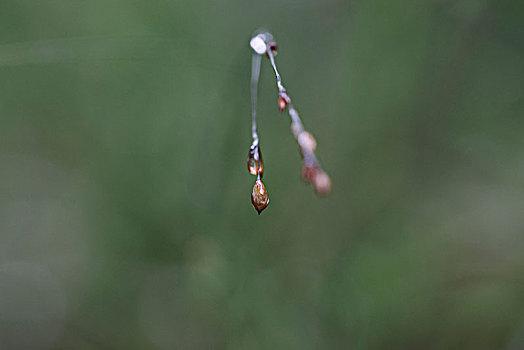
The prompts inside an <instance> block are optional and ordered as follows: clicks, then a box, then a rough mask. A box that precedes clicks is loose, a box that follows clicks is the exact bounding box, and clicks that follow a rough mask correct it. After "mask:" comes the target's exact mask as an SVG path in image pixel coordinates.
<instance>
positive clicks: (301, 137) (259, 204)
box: [247, 32, 331, 215]
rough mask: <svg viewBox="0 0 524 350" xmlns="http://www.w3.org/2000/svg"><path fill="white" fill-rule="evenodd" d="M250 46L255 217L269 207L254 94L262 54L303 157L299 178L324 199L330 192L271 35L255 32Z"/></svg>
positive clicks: (250, 166)
mask: <svg viewBox="0 0 524 350" xmlns="http://www.w3.org/2000/svg"><path fill="white" fill-rule="evenodd" d="M250 46H251V48H252V49H253V51H254V52H253V56H252V64H251V120H252V129H251V130H252V138H253V142H252V143H251V147H250V148H249V153H248V160H247V167H248V171H249V173H250V174H252V175H256V176H257V180H256V182H255V185H254V187H253V192H252V194H251V202H252V204H253V206H254V207H255V209H256V210H257V212H258V214H259V215H260V213H261V212H262V210H264V209H265V208H266V207H267V205H268V204H269V197H268V194H267V190H266V188H265V186H264V183H263V182H262V175H263V173H264V164H263V162H262V154H261V152H260V142H259V137H258V133H257V120H256V117H257V115H256V109H257V92H258V80H259V77H260V65H261V58H262V55H265V56H266V57H267V58H268V59H269V62H270V63H271V67H272V68H273V71H274V73H275V78H276V85H277V89H278V97H277V106H278V109H279V111H280V113H284V112H285V111H286V110H287V112H288V114H289V117H290V120H291V132H292V133H293V136H294V137H295V139H296V140H297V144H298V147H299V150H300V154H301V156H302V160H303V161H302V179H303V180H304V181H307V182H309V183H310V184H311V185H312V187H313V189H314V190H315V192H316V193H317V194H318V195H321V196H326V195H328V194H329V193H330V192H331V179H330V178H329V175H327V173H326V172H325V171H324V170H322V167H321V165H320V162H319V160H318V158H317V157H316V155H315V151H316V149H317V141H316V140H315V138H314V137H313V135H312V134H311V133H310V132H308V131H306V130H305V129H304V126H303V124H302V120H301V119H300V115H299V114H298V112H297V110H296V109H295V107H294V106H293V103H292V100H291V97H290V96H289V94H288V93H287V91H286V88H285V87H284V85H283V83H282V77H281V76H280V73H279V72H278V69H277V65H276V62H275V56H276V55H277V44H276V42H275V41H274V40H273V35H271V34H270V33H268V32H263V33H258V34H257V35H255V36H254V37H252V38H251V41H250Z"/></svg>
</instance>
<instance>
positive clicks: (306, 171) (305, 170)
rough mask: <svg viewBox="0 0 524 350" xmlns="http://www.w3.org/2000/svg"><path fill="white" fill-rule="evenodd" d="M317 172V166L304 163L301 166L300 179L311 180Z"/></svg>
mask: <svg viewBox="0 0 524 350" xmlns="http://www.w3.org/2000/svg"><path fill="white" fill-rule="evenodd" d="M316 173H317V168H316V167H314V166H311V165H304V166H303V167H302V180H304V181H312V180H313V178H314V177H315V175H316Z"/></svg>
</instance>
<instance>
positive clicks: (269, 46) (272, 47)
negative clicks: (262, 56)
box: [266, 41, 277, 58]
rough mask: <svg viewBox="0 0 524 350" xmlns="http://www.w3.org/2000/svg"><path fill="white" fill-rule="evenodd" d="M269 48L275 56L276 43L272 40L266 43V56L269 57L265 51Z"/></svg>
mask: <svg viewBox="0 0 524 350" xmlns="http://www.w3.org/2000/svg"><path fill="white" fill-rule="evenodd" d="M269 50H271V53H272V54H273V56H276V55H277V43H276V42H274V41H272V42H269V43H267V50H266V57H268V58H269V54H268V53H267V52H268V51H269Z"/></svg>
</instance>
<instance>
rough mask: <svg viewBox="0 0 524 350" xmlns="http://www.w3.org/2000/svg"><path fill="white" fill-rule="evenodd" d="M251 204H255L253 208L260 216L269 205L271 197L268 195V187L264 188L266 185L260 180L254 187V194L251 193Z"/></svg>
mask: <svg viewBox="0 0 524 350" xmlns="http://www.w3.org/2000/svg"><path fill="white" fill-rule="evenodd" d="M251 203H253V206H254V207H255V209H256V211H257V212H258V215H260V213H261V212H262V210H264V209H266V207H267V205H268V204H269V196H268V195H267V190H266V186H264V183H263V182H262V180H260V178H258V179H257V181H256V182H255V186H253V192H252V193H251Z"/></svg>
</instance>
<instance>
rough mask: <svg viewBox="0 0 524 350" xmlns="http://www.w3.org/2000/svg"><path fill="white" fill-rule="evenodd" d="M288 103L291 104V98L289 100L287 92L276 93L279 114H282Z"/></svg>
mask: <svg viewBox="0 0 524 350" xmlns="http://www.w3.org/2000/svg"><path fill="white" fill-rule="evenodd" d="M289 102H291V98H289V95H288V94H287V92H285V91H281V92H279V93H278V109H279V110H280V113H284V111H285V110H286V107H287V106H288V105H289Z"/></svg>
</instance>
